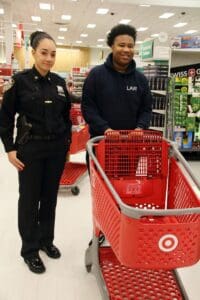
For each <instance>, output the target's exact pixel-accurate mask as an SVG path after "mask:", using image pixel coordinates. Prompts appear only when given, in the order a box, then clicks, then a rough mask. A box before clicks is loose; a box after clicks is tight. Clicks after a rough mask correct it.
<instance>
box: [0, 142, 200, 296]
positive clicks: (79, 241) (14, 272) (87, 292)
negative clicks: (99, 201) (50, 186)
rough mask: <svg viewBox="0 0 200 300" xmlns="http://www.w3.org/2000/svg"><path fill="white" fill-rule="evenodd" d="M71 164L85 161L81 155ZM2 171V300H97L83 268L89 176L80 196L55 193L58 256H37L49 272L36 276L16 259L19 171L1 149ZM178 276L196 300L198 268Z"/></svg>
mask: <svg viewBox="0 0 200 300" xmlns="http://www.w3.org/2000/svg"><path fill="white" fill-rule="evenodd" d="M71 159H72V160H74V161H85V154H84V153H81V154H80V155H79V154H78V155H74V156H72V157H71ZM0 166H1V167H0V194H1V197H0V199H1V210H0V241H1V246H0V249H1V255H0V266H1V267H0V300H44V299H48V300H64V299H66V300H100V299H101V296H100V293H99V290H98V286H97V283H96V280H95V278H94V276H93V275H92V274H88V273H87V272H86V270H85V267H84V254H85V249H86V248H87V245H88V241H89V240H90V238H91V234H92V214H91V197H90V186H89V180H88V177H85V178H84V179H83V180H82V181H81V182H80V184H79V187H80V190H81V192H80V194H79V195H78V196H73V195H72V194H71V193H70V191H67V192H60V193H59V199H58V206H57V217H56V234H55V237H56V238H55V244H56V245H57V246H58V247H59V248H60V249H61V251H62V257H61V258H60V259H59V260H53V259H50V258H48V257H47V256H46V255H45V254H44V253H42V252H41V257H42V259H43V261H44V263H45V265H46V268H47V271H46V273H45V274H42V275H36V274H33V273H31V272H30V271H29V270H28V268H27V266H26V265H25V263H24V262H23V260H22V259H21V257H20V256H19V251H20V243H21V242H20V238H19V234H18V230H17V199H18V184H17V172H16V171H15V170H14V168H13V167H12V166H11V165H10V164H9V163H8V161H7V156H6V154H4V153H3V149H2V145H0ZM191 166H192V168H193V169H194V171H195V173H196V175H197V176H198V177H200V163H199V162H192V163H191ZM179 273H180V276H181V278H182V280H183V284H184V286H185V288H186V290H187V291H188V294H189V299H190V300H199V294H200V287H199V283H200V264H197V265H196V266H192V267H188V268H184V269H181V270H179ZM157 300H160V299H157ZM169 300H171V299H169Z"/></svg>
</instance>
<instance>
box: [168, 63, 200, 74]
mask: <svg viewBox="0 0 200 300" xmlns="http://www.w3.org/2000/svg"><path fill="white" fill-rule="evenodd" d="M171 75H173V76H176V77H195V76H200V64H194V65H187V66H181V67H175V68H171Z"/></svg>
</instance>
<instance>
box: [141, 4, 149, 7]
mask: <svg viewBox="0 0 200 300" xmlns="http://www.w3.org/2000/svg"><path fill="white" fill-rule="evenodd" d="M140 6H143V7H150V6H151V5H150V4H140Z"/></svg>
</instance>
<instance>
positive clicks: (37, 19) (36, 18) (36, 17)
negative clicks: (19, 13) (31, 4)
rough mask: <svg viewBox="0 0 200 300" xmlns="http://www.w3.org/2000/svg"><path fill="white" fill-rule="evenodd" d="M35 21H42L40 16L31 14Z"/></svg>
mask: <svg viewBox="0 0 200 300" xmlns="http://www.w3.org/2000/svg"><path fill="white" fill-rule="evenodd" d="M31 19H32V21H33V22H41V18H40V17H38V16H31Z"/></svg>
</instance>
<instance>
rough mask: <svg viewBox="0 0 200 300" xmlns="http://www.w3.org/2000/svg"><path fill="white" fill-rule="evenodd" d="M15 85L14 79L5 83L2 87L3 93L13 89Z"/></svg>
mask: <svg viewBox="0 0 200 300" xmlns="http://www.w3.org/2000/svg"><path fill="white" fill-rule="evenodd" d="M14 84H15V81H14V79H11V80H10V81H8V82H7V83H5V84H4V85H3V93H5V92H7V91H8V90H9V89H11V88H12V87H13V85H14Z"/></svg>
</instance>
